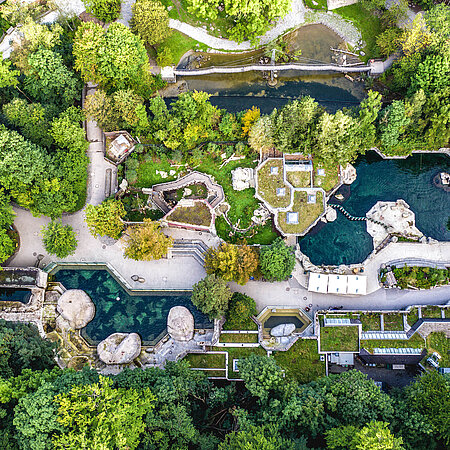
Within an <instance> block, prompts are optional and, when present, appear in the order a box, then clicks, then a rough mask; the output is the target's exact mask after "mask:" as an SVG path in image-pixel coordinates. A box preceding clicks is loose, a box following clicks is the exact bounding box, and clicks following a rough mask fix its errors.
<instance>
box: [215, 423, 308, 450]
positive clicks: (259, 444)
mask: <svg viewBox="0 0 450 450" xmlns="http://www.w3.org/2000/svg"><path fill="white" fill-rule="evenodd" d="M306 448H307V447H306V445H305V447H303V449H305V450H306ZM243 449H245V450H293V449H297V450H302V447H300V446H298V445H296V444H294V443H293V442H291V441H289V440H287V439H283V438H282V437H281V436H280V435H279V433H278V431H277V430H276V428H275V427H273V426H255V425H253V426H250V427H247V428H246V429H245V430H242V431H234V432H232V433H229V434H227V435H226V436H225V440H224V441H223V442H222V443H220V444H219V447H218V450H243Z"/></svg>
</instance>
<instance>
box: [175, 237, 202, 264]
mask: <svg viewBox="0 0 450 450" xmlns="http://www.w3.org/2000/svg"><path fill="white" fill-rule="evenodd" d="M207 250H208V246H207V245H206V244H205V243H204V242H203V241H200V240H196V239H182V240H181V239H176V240H174V242H173V246H172V248H171V249H170V253H171V254H172V257H173V258H175V257H177V256H184V257H186V256H190V257H192V258H194V259H195V260H196V261H197V262H198V263H200V264H201V265H202V266H203V265H204V264H205V253H206V251H207Z"/></svg>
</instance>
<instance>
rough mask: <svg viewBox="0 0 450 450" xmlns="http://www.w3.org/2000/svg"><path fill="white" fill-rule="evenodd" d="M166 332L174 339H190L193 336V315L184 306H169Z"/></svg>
mask: <svg viewBox="0 0 450 450" xmlns="http://www.w3.org/2000/svg"><path fill="white" fill-rule="evenodd" d="M167 332H168V333H169V335H170V337H171V338H172V339H174V340H176V341H190V340H191V339H192V338H193V337H194V316H193V315H192V314H191V312H190V311H189V310H188V309H187V308H185V307H184V306H174V307H173V308H170V311H169V316H168V317H167Z"/></svg>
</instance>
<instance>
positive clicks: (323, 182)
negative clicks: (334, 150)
mask: <svg viewBox="0 0 450 450" xmlns="http://www.w3.org/2000/svg"><path fill="white" fill-rule="evenodd" d="M318 169H324V170H325V175H318V174H317V170H318ZM313 179H314V187H321V188H322V189H323V190H324V191H325V192H328V191H331V189H333V188H334V187H335V186H336V185H337V184H339V166H328V167H325V166H322V165H321V164H314V178H313Z"/></svg>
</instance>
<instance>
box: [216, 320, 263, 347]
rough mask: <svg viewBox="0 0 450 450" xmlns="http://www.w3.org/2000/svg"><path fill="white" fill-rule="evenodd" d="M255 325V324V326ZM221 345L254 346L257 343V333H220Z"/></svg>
mask: <svg viewBox="0 0 450 450" xmlns="http://www.w3.org/2000/svg"><path fill="white" fill-rule="evenodd" d="M255 325H256V324H255ZM219 342H221V343H230V342H232V343H245V344H256V343H257V342H258V334H257V333H249V334H246V333H222V334H221V335H220V338H219Z"/></svg>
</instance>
